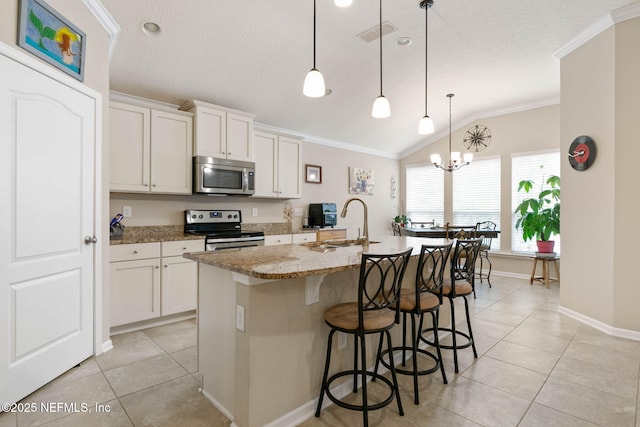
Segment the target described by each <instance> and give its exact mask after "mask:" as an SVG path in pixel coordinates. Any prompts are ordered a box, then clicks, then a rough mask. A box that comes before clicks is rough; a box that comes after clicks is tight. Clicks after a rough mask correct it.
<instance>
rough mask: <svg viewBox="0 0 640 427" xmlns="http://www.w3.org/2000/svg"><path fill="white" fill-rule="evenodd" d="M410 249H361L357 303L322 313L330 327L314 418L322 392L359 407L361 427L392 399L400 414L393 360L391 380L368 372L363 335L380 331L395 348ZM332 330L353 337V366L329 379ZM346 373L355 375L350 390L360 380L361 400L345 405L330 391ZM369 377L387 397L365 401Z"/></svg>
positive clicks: (356, 386)
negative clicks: (394, 331) (394, 332)
mask: <svg viewBox="0 0 640 427" xmlns="http://www.w3.org/2000/svg"><path fill="white" fill-rule="evenodd" d="M412 250H413V249H412V248H408V249H405V250H401V251H398V252H395V253H389V254H383V255H380V254H373V253H363V254H362V261H361V263H360V275H359V281H358V301H357V302H347V303H342V304H337V305H335V306H332V307H330V308H329V309H328V310H327V311H326V312H325V313H324V321H325V323H326V324H327V325H328V326H329V328H331V330H330V332H329V338H328V343H327V355H326V362H325V367H324V374H323V377H322V386H321V388H320V397H319V398H318V407H317V408H316V413H315V416H316V417H320V411H321V409H322V399H323V397H324V395H325V394H326V395H327V397H328V398H329V399H330V400H331V401H332V402H333V403H335V404H336V405H338V406H340V407H343V408H346V409H350V410H354V411H362V416H363V425H364V426H365V427H366V426H368V425H369V418H368V417H369V415H368V412H369V411H370V410H376V409H380V408H383V407H384V406H387V405H388V404H390V403H391V402H392V401H393V400H394V398H395V399H396V401H397V404H398V413H399V414H400V415H404V410H403V409H402V402H401V400H400V393H399V388H398V379H397V377H396V371H395V368H394V366H393V364H391V366H390V371H391V379H388V378H387V377H385V376H383V375H381V374H378V373H377V372H376V371H374V370H367V351H366V350H367V349H366V339H365V337H366V336H367V335H369V334H377V335H379V340H380V342H382V341H383V340H384V339H385V337H386V341H387V351H388V352H390V353H391V352H392V351H393V350H392V348H393V346H392V343H391V334H390V333H389V330H390V329H391V328H392V327H393V326H394V325H395V324H396V323H398V322H399V319H400V305H399V304H398V299H399V297H400V288H401V287H402V279H403V277H404V273H405V271H406V269H407V264H408V262H409V258H410V257H411V252H412ZM336 332H342V333H345V334H350V335H353V336H354V346H353V369H346V370H342V371H340V372H337V373H335V374H333V375H331V377H329V367H330V365H331V347H332V342H333V336H334V335H335V333H336ZM358 353H359V354H358ZM358 357H360V360H358ZM370 369H371V368H370ZM350 376H353V379H352V381H353V392H354V393H357V392H358V383H360V387H361V391H362V393H361V396H360V398H361V400H360V402H361V404H354V403H349V402H348V401H347V400H346V399H340V398H338V397H336V396H335V395H334V394H333V392H332V390H331V384H332V383H333V382H334V381H336V380H340V379H343V378H344V377H350ZM367 377H369V378H371V380H372V381H380V382H381V383H382V385H383V386H385V385H386V386H387V387H388V389H389V395H388V396H387V398H386V399H384V400H383V401H377V402H376V403H372V404H369V397H368V395H367Z"/></svg>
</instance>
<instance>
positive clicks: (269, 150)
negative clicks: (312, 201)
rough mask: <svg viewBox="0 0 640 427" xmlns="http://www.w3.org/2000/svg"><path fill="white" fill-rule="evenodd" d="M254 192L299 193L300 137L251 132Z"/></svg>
mask: <svg viewBox="0 0 640 427" xmlns="http://www.w3.org/2000/svg"><path fill="white" fill-rule="evenodd" d="M253 142H254V147H253V149H254V152H255V159H256V161H255V163H256V192H255V194H254V196H253V197H277V198H287V199H299V198H301V197H302V191H301V188H302V166H301V154H300V148H301V147H300V140H298V139H294V138H290V137H287V136H280V135H275V134H271V133H266V132H254V135H253Z"/></svg>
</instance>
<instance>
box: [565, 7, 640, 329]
mask: <svg viewBox="0 0 640 427" xmlns="http://www.w3.org/2000/svg"><path fill="white" fill-rule="evenodd" d="M638 37H640V19H639V18H635V19H632V20H628V21H625V22H622V23H618V24H616V26H615V27H611V28H609V29H608V30H607V31H605V32H603V33H602V34H600V35H598V36H597V37H595V38H593V39H592V40H590V41H589V42H588V43H586V44H584V45H583V46H581V47H579V48H578V49H576V50H575V51H573V52H571V53H570V54H569V55H567V56H566V57H564V58H563V59H562V62H561V70H562V75H561V79H562V80H561V82H562V100H563V104H562V118H563V119H562V150H563V152H564V151H568V146H569V144H570V143H571V141H572V140H573V139H574V138H575V137H576V136H579V135H589V136H591V137H592V138H593V139H594V141H595V143H596V147H597V152H598V154H597V159H596V161H595V163H594V165H593V166H592V167H591V168H590V169H588V170H587V171H584V172H576V171H573V170H572V169H571V168H570V167H569V166H568V165H567V164H563V166H562V167H563V169H562V174H563V205H562V209H563V213H562V215H563V216H562V221H563V236H569V237H571V238H570V239H566V240H565V238H564V237H563V243H562V244H563V266H564V267H565V270H566V271H565V270H563V282H562V283H563V284H562V287H561V292H560V302H561V304H562V306H563V307H565V308H567V309H569V310H572V311H574V312H577V313H580V314H582V315H584V316H587V317H589V318H591V319H594V320H596V321H599V322H602V323H604V324H606V325H609V326H611V327H613V328H620V329H624V330H630V331H640V318H639V317H638V316H637V309H636V307H635V302H636V301H638V300H639V299H640V290H639V289H638V286H637V285H636V284H635V281H634V277H635V276H636V268H635V267H636V266H635V257H634V255H635V254H636V253H637V251H636V248H635V245H634V244H633V242H632V240H630V239H629V237H632V236H633V235H632V234H631V233H629V228H630V227H632V224H634V223H635V221H636V216H637V212H638V210H639V209H640V203H639V202H638V198H637V197H635V196H636V194H637V182H638V180H640V170H638V167H637V166H636V165H635V156H634V154H633V153H634V152H635V150H636V147H637V136H636V133H637V131H636V129H637V113H638V111H639V110H640V105H639V101H638V97H639V96H640V88H639V87H638V84H637V78H638V75H639V73H640V61H639V59H638V57H637V56H638V55H637V53H636V51H637V40H638ZM565 224H566V228H565ZM594 225H595V226H596V227H597V230H598V232H597V233H594V232H588V231H586V230H594ZM565 241H566V242H567V244H566V245H565Z"/></svg>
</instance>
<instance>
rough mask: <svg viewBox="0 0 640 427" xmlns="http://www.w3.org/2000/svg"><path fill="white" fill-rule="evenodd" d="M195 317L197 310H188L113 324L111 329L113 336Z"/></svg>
mask: <svg viewBox="0 0 640 427" xmlns="http://www.w3.org/2000/svg"><path fill="white" fill-rule="evenodd" d="M195 317H196V311H195V310H192V311H186V312H184V313H178V314H172V315H170V316H164V317H156V318H154V319H149V320H143V321H140V322H135V323H128V324H126V325H120V326H113V327H112V328H111V330H110V334H111V335H112V336H113V335H119V334H126V333H127V332H134V331H140V330H142V329H147V328H153V327H155V326H162V325H168V324H169V323H174V322H179V321H181V320H188V319H194V318H195Z"/></svg>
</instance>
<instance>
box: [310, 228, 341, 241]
mask: <svg viewBox="0 0 640 427" xmlns="http://www.w3.org/2000/svg"><path fill="white" fill-rule="evenodd" d="M346 238H347V230H345V229H341V230H318V237H317V239H318V240H338V239H346Z"/></svg>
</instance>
